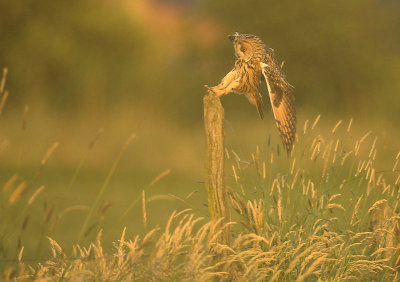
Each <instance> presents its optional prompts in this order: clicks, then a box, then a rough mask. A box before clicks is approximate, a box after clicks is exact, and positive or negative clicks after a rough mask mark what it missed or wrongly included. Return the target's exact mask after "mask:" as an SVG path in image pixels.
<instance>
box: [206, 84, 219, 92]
mask: <svg viewBox="0 0 400 282" xmlns="http://www.w3.org/2000/svg"><path fill="white" fill-rule="evenodd" d="M204 87H205V88H207V89H208V90H210V91H211V92H212V93H214V94H217V93H216V92H215V91H214V89H213V87H210V86H208V85H207V84H206V85H204Z"/></svg>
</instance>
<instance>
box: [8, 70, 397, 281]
mask: <svg viewBox="0 0 400 282" xmlns="http://www.w3.org/2000/svg"><path fill="white" fill-rule="evenodd" d="M2 83H3V84H2V85H4V84H5V78H3V82H2ZM1 90H2V95H1V97H2V98H3V100H2V103H1V107H0V109H1V110H2V111H3V110H5V109H6V106H7V100H6V99H5V98H4V97H5V96H6V95H7V94H6V95H5V93H6V91H5V90H4V86H3V87H2V89H1ZM227 110H228V111H229V110H230V109H229V105H228V109H227ZM35 111H36V112H39V113H40V108H39V109H35V108H34V107H33V108H27V107H25V108H24V110H23V111H21V114H20V115H17V114H16V113H15V112H14V113H8V114H4V113H2V120H1V121H0V122H1V126H2V135H1V140H0V141H1V158H2V183H1V186H2V190H1V214H2V216H1V223H0V228H1V236H2V237H1V261H2V263H1V273H2V278H3V279H17V280H23V279H27V278H35V279H50V280H54V279H62V278H65V279H67V280H88V279H96V280H97V279H101V280H130V281H131V280H152V281H158V280H195V281H204V280H210V279H214V278H217V279H228V280H230V279H234V280H243V279H244V280H259V279H262V280H271V281H274V280H276V281H282V280H284V281H292V280H297V281H303V280H318V279H320V280H321V279H322V280H336V281H339V280H340V281H343V280H354V279H360V280H377V281H387V280H388V279H390V280H396V279H398V270H399V263H400V256H399V255H400V251H399V239H400V235H399V234H400V230H399V217H398V213H399V206H398V202H399V201H398V200H399V183H400V174H399V167H400V165H399V164H398V163H399V159H400V153H399V152H398V151H396V150H398V148H396V146H397V141H396V140H397V139H396V136H395V135H392V136H390V137H387V136H385V132H386V131H380V130H381V128H379V127H378V126H376V127H375V130H368V126H370V127H373V126H374V125H373V124H368V125H365V124H364V125H363V124H360V123H358V122H357V121H356V120H354V119H353V118H349V119H347V120H344V119H343V120H342V119H341V120H337V121H333V120H329V119H327V120H324V118H323V117H321V116H320V115H317V116H316V118H313V119H307V118H305V117H304V115H302V114H301V115H300V118H299V120H300V122H299V125H298V135H297V142H296V145H295V148H294V151H293V153H292V155H291V156H290V157H288V156H286V153H284V152H283V151H282V147H281V145H280V140H279V136H278V135H277V132H276V129H275V128H274V127H273V124H272V121H267V122H264V123H261V122H260V123H254V124H253V125H252V126H249V125H248V123H246V122H244V121H241V120H240V118H237V119H232V120H230V121H228V120H227V121H226V122H225V131H226V153H225V158H226V165H225V175H226V182H227V187H228V190H229V199H230V203H229V205H230V206H231V209H232V222H231V223H230V228H231V230H232V243H231V244H230V245H229V246H228V245H222V244H220V243H219V242H218V240H217V238H218V234H220V232H221V226H220V225H218V222H217V223H216V222H213V221H210V219H209V216H208V211H207V199H206V196H205V191H204V190H205V189H204V183H203V182H204V181H203V180H204V154H205V152H204V133H203V128H202V124H201V123H200V124H198V126H196V127H195V128H193V130H187V129H186V130H183V129H180V128H178V127H176V126H174V125H173V124H172V123H168V122H166V121H164V122H163V121H162V120H153V121H152V122H154V124H157V125H158V126H153V127H152V128H151V129H149V128H146V127H145V126H142V127H141V126H139V125H138V124H130V125H126V128H123V127H122V128H121V127H115V126H114V125H120V124H123V123H122V122H118V119H127V118H128V117H129V118H131V119H132V120H135V115H138V116H140V115H141V114H142V113H140V111H139V110H138V112H136V113H134V114H132V112H131V111H126V112H124V111H123V110H121V111H119V113H118V115H116V116H111V117H110V116H108V117H107V119H95V120H90V119H89V120H88V119H82V118H81V117H77V118H76V120H75V121H76V122H71V120H67V121H66V120H64V119H63V118H62V117H61V118H60V117H57V118H56V117H55V118H54V119H49V118H42V119H40V118H41V115H40V114H35ZM36 119H38V120H36ZM146 122H148V120H147V121H146ZM100 125H101V127H100ZM96 126H99V129H96ZM132 128H134V129H136V130H137V131H134V132H132V131H131V129H132ZM266 129H267V130H269V131H270V132H268V131H267V130H266ZM385 130H389V127H386V128H385ZM393 132H395V130H394V131H393ZM377 133H378V134H377ZM386 134H387V133H386ZM379 135H381V136H379ZM177 137H178V138H177Z"/></svg>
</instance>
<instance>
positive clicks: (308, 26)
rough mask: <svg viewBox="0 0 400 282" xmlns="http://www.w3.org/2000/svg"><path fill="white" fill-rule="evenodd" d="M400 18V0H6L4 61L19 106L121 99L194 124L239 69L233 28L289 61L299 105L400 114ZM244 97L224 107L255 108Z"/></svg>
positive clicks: (1, 14) (1, 26) (98, 104)
mask: <svg viewBox="0 0 400 282" xmlns="http://www.w3.org/2000/svg"><path fill="white" fill-rule="evenodd" d="M399 15H400V2H399V1H397V0H384V1H378V0H354V1H344V0H339V1H317V0H307V1H297V2H296V1H290V2H289V1H256V0H249V1H240V0H219V1H213V0H205V1H200V0H197V1H196V0H191V1H183V0H182V1H179V0H175V1H172V0H169V1H155V0H154V1H151V0H135V1H128V0H126V1H124V0H119V1H95V0H83V1H73V2H70V1H50V0H44V1H41V2H40V3H38V2H37V1H33V0H27V1H6V0H3V1H0V39H1V41H0V44H1V45H0V66H1V67H4V66H7V67H8V68H9V79H8V84H7V87H8V89H9V90H10V92H11V94H12V95H11V96H10V101H9V103H10V105H9V106H10V107H17V106H18V107H19V106H20V105H22V104H25V103H34V102H38V101H39V102H40V103H43V104H45V105H46V106H48V108H51V109H56V110H57V111H61V110H63V111H67V112H71V111H72V112H76V111H80V110H81V111H85V110H87V109H88V108H91V109H98V110H99V111H100V112H103V111H105V110H106V109H107V108H109V107H111V106H115V107H118V105H122V104H124V105H129V106H130V105H131V106H132V109H133V110H134V109H135V108H136V107H147V108H149V111H150V112H151V113H154V114H159V115H165V117H166V118H171V119H173V120H178V121H180V122H182V123H188V122H191V121H194V120H199V116H200V115H201V99H202V94H203V93H204V88H203V84H209V85H214V84H217V83H218V82H219V80H220V79H221V78H222V77H223V75H225V73H226V72H227V71H229V70H230V68H231V67H232V66H233V62H234V59H235V58H234V54H233V48H232V45H231V43H230V42H229V41H228V40H227V38H226V35H227V34H231V33H233V32H235V31H238V32H242V33H253V34H257V35H259V36H260V37H261V38H262V39H263V40H264V41H265V43H266V44H267V45H269V46H270V47H272V48H273V49H275V51H276V53H277V56H278V59H279V60H284V61H285V65H284V70H285V71H286V74H287V77H288V80H289V82H290V83H291V84H293V85H294V86H295V88H296V89H295V95H296V99H297V105H298V108H299V109H300V111H306V110H310V109H311V110H313V111H314V112H327V111H331V112H333V113H337V114H343V113H345V114H349V115H354V114H353V113H358V114H360V115H371V114H377V115H378V114H384V115H386V116H387V117H393V115H398V105H399V103H400V80H399V76H400V54H399V50H400V36H399V30H400V17H399ZM265 94H266V93H265ZM11 97H12V98H11ZM242 98H243V97H241V98H232V99H225V101H224V102H226V103H227V104H228V105H232V106H234V107H235V108H239V107H240V109H242V110H243V111H245V112H246V111H252V110H253V109H252V108H251V107H247V106H243V105H242V103H243V101H244V100H243V99H242ZM264 98H265V99H267V95H265V96H264ZM246 103H247V102H246Z"/></svg>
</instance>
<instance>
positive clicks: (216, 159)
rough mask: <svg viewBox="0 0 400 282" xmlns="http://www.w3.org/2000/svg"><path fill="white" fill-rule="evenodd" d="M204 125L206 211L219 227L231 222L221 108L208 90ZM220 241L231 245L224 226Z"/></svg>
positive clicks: (222, 112) (226, 228)
mask: <svg viewBox="0 0 400 282" xmlns="http://www.w3.org/2000/svg"><path fill="white" fill-rule="evenodd" d="M203 104H204V126H205V131H206V142H207V148H206V189H207V196H208V210H209V213H210V217H211V219H212V220H220V219H221V218H222V220H221V227H223V226H225V225H226V224H227V223H229V222H230V219H231V217H230V210H229V206H228V195H227V191H226V187H225V174H224V149H225V148H224V127H223V122H224V108H223V107H222V105H221V102H220V101H219V97H218V96H217V95H215V94H214V93H212V92H210V91H209V92H208V93H207V94H206V95H205V96H204V99H203ZM218 241H219V243H221V244H226V245H230V242H231V234H230V228H229V226H226V227H225V228H224V230H223V232H222V233H221V236H220V237H219V240H218Z"/></svg>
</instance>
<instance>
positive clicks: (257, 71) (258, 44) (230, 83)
mask: <svg viewBox="0 0 400 282" xmlns="http://www.w3.org/2000/svg"><path fill="white" fill-rule="evenodd" d="M228 38H229V39H230V40H231V41H232V42H233V45H234V48H235V55H236V58H237V60H236V62H235V66H234V68H233V69H232V70H231V71H230V72H229V73H228V74H227V75H226V76H225V77H224V78H223V79H222V81H221V83H220V84H219V85H217V86H214V87H209V86H207V85H206V87H207V88H208V89H209V90H210V91H212V92H214V93H215V94H216V95H217V96H222V95H226V94H228V93H230V92H236V93H239V94H245V95H246V97H247V99H248V100H249V102H250V103H251V104H253V105H254V106H256V107H257V111H258V113H259V115H260V117H261V119H262V118H263V117H264V104H263V101H262V96H261V94H260V92H259V90H258V87H259V85H260V82H261V80H262V78H263V77H264V78H265V81H266V83H267V88H268V92H269V98H270V100H271V104H272V112H273V113H274V117H275V121H276V125H277V126H278V129H279V133H280V135H281V138H282V142H283V145H284V147H285V149H286V151H287V152H288V153H290V151H291V150H292V148H293V144H294V140H295V134H296V109H295V107H294V96H293V87H292V86H291V85H290V84H289V83H288V82H287V80H286V76H285V74H284V73H283V71H282V69H281V66H280V65H279V64H278V62H277V60H276V59H275V56H274V50H273V49H271V48H269V47H267V46H266V45H265V44H264V42H262V41H261V39H260V38H259V37H257V36H255V35H251V34H239V33H237V32H236V33H235V34H234V35H230V36H228Z"/></svg>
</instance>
